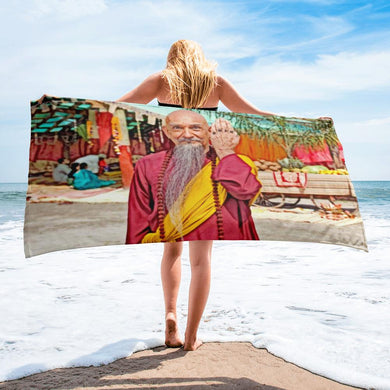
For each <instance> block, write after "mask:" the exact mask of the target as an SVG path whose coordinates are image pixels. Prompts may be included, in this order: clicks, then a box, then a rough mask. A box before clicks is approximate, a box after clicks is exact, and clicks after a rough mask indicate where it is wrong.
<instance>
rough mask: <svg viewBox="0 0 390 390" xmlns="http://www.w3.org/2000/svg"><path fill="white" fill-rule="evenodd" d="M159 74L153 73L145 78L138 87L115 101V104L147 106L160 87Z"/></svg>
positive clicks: (160, 79)
mask: <svg viewBox="0 0 390 390" xmlns="http://www.w3.org/2000/svg"><path fill="white" fill-rule="evenodd" d="M161 82H162V78H161V73H160V72H158V73H154V74H152V75H150V76H149V77H147V78H146V79H145V80H144V81H143V82H142V83H141V84H140V85H138V87H135V88H134V89H133V90H131V91H130V92H127V93H126V94H125V95H123V96H122V97H120V98H119V99H117V100H116V101H117V102H127V103H140V104H147V103H149V102H150V101H151V100H153V99H154V98H155V97H157V94H158V92H159V90H160V87H161Z"/></svg>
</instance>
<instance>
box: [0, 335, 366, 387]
mask: <svg viewBox="0 0 390 390" xmlns="http://www.w3.org/2000/svg"><path fill="white" fill-rule="evenodd" d="M139 388H144V389H164V390H167V389H209V388H213V389H261V390H347V389H359V388H357V387H351V386H346V385H343V384H340V383H338V382H335V381H332V380H330V379H327V378H325V377H323V376H320V375H316V374H313V373H311V372H310V371H307V370H305V369H303V368H300V367H298V366H296V365H295V364H292V363H288V362H286V361H285V360H283V359H281V358H279V357H276V356H274V355H272V354H271V353H269V352H268V351H267V350H266V349H257V348H254V347H253V346H252V345H251V344H250V343H241V342H234V343H232V342H228V343H205V344H203V345H202V346H201V347H200V348H199V349H198V350H197V351H194V352H186V351H183V350H182V349H179V348H166V347H157V348H153V349H149V350H145V351H140V352H136V353H134V354H133V355H131V356H130V357H128V358H124V359H119V360H117V361H115V362H113V363H111V364H107V365H103V366H99V367H92V366H91V367H77V368H61V369H55V370H51V371H47V372H43V373H39V374H34V375H31V376H28V377H25V378H22V379H17V380H13V381H7V382H1V383H0V389H7V390H26V389H39V390H46V389H50V390H54V389H62V390H64V389H89V390H92V389H96V390H97V389H112V390H114V389H115V390H118V389H139Z"/></svg>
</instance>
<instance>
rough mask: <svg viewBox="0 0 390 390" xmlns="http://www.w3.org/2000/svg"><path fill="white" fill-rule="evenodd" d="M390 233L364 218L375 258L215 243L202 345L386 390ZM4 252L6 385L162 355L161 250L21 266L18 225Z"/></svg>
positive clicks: (1, 358)
mask: <svg viewBox="0 0 390 390" xmlns="http://www.w3.org/2000/svg"><path fill="white" fill-rule="evenodd" d="M373 214H375V213H373ZM389 224H390V223H389V220H388V219H386V218H385V217H377V216H372V215H368V216H367V218H366V216H365V227H366V233H367V238H368V242H369V249H370V252H369V253H365V252H363V251H357V250H354V249H350V248H345V247H340V246H333V245H325V244H309V243H292V242H240V241H237V242H235V241H228V242H223V243H220V242H216V243H214V247H213V263H212V284H211V291H210V297H209V301H208V303H207V306H206V310H205V313H204V316H203V319H202V322H201V325H200V329H199V336H200V338H201V339H203V340H204V341H249V342H251V343H252V344H253V345H254V346H255V347H258V348H261V347H265V348H267V349H268V351H270V352H272V353H274V354H275V355H277V356H280V357H282V358H284V359H286V360H288V361H291V362H293V363H296V364H298V365H300V366H302V367H304V368H307V369H309V370H311V371H313V372H316V373H319V374H321V375H324V376H327V377H330V378H332V379H335V380H338V381H341V382H344V383H347V384H351V385H356V386H362V387H375V388H376V389H390V374H389V373H390V361H389V346H388V340H389V339H390V331H389V327H388V324H389V323H390V294H389V279H390V270H389V266H388V261H386V259H387V255H386V254H387V253H389V250H390V238H389V234H388V232H389ZM0 245H1V254H2V255H1V260H0V294H1V296H2V297H3V298H2V300H1V303H0V310H1V313H2V316H1V317H2V319H3V321H1V323H0V342H1V344H0V345H1V347H0V380H7V379H15V378H19V377H22V376H25V375H29V374H32V373H36V372H40V371H43V370H48V369H51V368H55V367H69V366H79V365H91V364H93V365H98V364H102V363H108V362H111V361H113V360H115V359H117V358H120V357H124V356H128V355H131V354H132V353H133V352H135V351H137V350H142V349H145V348H152V347H155V346H158V345H163V343H164V323H163V319H164V304H163V296H162V289H161V281H160V274H159V272H160V258H161V253H162V246H161V244H148V245H147V246H145V245H137V246H136V245H132V246H116V247H99V248H87V249H77V250H72V251H62V252H54V253H49V254H45V255H41V256H37V257H33V258H30V259H24V256H23V247H22V221H16V222H15V221H14V222H7V223H6V224H3V225H1V226H0ZM187 248H188V244H187V243H186V244H185V248H184V252H183V272H182V274H183V275H182V285H181V291H180V294H179V301H178V316H179V325H180V328H181V330H182V332H184V329H185V324H186V310H187V299H188V286H189V278H190V266H189V259H188V249H187ZM4 319H5V320H4Z"/></svg>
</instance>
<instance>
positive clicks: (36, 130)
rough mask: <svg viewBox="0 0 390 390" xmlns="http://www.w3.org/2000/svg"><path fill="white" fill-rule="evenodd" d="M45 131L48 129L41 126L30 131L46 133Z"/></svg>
mask: <svg viewBox="0 0 390 390" xmlns="http://www.w3.org/2000/svg"><path fill="white" fill-rule="evenodd" d="M47 131H48V129H42V128H40V127H38V128H37V129H34V130H32V131H31V132H32V133H46V132H47Z"/></svg>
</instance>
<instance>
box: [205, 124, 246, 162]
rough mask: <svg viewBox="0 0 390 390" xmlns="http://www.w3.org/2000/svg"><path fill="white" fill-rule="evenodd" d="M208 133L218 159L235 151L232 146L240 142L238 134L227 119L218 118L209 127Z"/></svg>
mask: <svg viewBox="0 0 390 390" xmlns="http://www.w3.org/2000/svg"><path fill="white" fill-rule="evenodd" d="M209 133H210V141H211V144H212V145H213V147H214V149H215V151H216V152H217V155H218V157H219V159H221V158H223V157H225V156H227V155H229V154H234V153H235V152H234V148H235V147H236V146H237V145H238V143H239V142H240V136H239V135H238V134H237V132H236V131H235V130H234V128H233V126H232V124H231V123H230V122H229V121H228V120H226V119H223V118H218V119H217V120H216V121H215V122H214V123H213V124H212V126H211V127H210V130H209Z"/></svg>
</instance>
